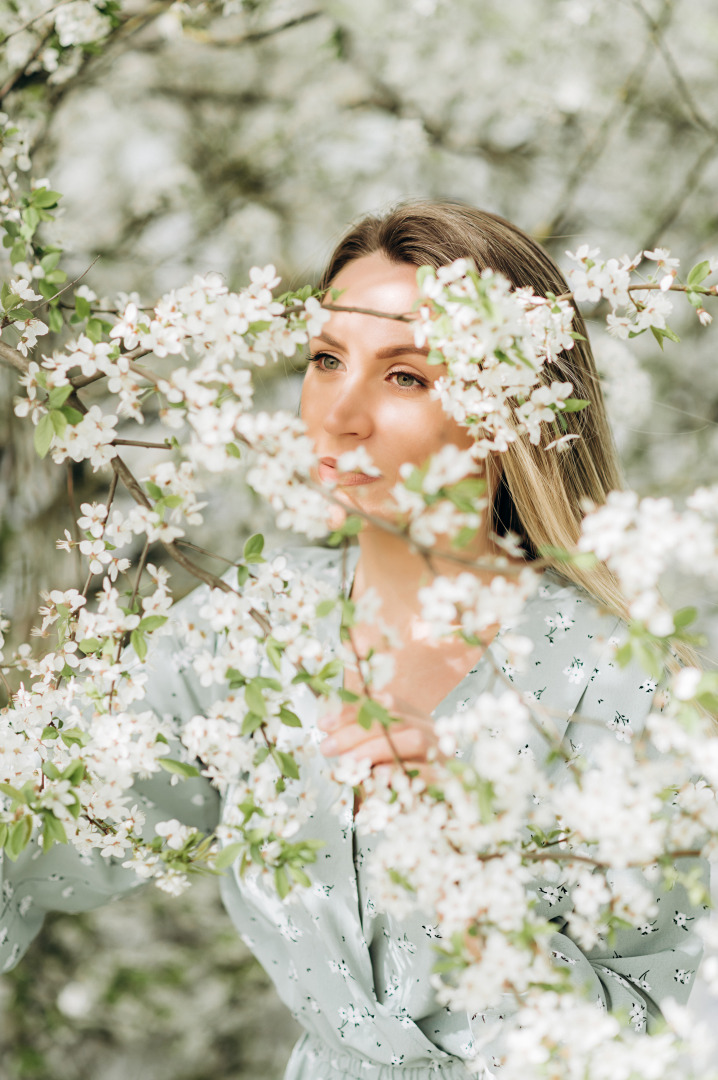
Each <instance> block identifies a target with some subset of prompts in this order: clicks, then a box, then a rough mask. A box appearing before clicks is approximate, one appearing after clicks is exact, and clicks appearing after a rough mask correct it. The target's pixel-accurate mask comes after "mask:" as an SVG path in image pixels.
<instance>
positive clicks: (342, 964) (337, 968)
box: [327, 960, 354, 979]
mask: <svg viewBox="0 0 718 1080" xmlns="http://www.w3.org/2000/svg"><path fill="white" fill-rule="evenodd" d="M327 963H328V964H329V970H330V971H333V972H334V974H335V975H341V977H342V978H343V979H353V978H354V976H353V975H352V973H351V971H350V970H349V965H348V964H347V962H346V960H328V961H327Z"/></svg>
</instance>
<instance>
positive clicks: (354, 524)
mask: <svg viewBox="0 0 718 1080" xmlns="http://www.w3.org/2000/svg"><path fill="white" fill-rule="evenodd" d="M362 524H363V522H362V519H361V518H360V517H356V516H355V515H354V514H352V515H350V517H348V518H347V519H346V521H345V522H344V524H343V525H342V526H341V527H340V528H339V529H336V531H335V532H333V533H332V535H331V536H330V537H329V539H328V540H327V543H328V544H330V545H331V546H332V547H337V545H338V544H341V542H342V540H344V539H345V538H346V537H347V536H357V535H358V534H359V533H360V532H361V530H362Z"/></svg>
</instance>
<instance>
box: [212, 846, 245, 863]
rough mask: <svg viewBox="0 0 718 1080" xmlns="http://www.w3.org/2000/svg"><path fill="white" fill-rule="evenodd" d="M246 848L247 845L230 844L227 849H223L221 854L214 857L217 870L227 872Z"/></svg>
mask: <svg viewBox="0 0 718 1080" xmlns="http://www.w3.org/2000/svg"><path fill="white" fill-rule="evenodd" d="M244 848H245V845H244V844H243V843H240V842H237V843H236V844H228V845H227V847H224V848H222V850H221V851H220V852H219V854H218V855H215V857H214V866H215V870H226V869H227V868H228V867H230V866H231V865H232V863H233V862H234V861H235V860H236V859H238V858H239V856H240V855H241V854H242V852H243V851H244Z"/></svg>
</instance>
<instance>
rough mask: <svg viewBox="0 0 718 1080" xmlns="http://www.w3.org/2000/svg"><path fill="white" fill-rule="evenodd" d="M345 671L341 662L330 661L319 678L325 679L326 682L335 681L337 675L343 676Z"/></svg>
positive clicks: (319, 674)
mask: <svg viewBox="0 0 718 1080" xmlns="http://www.w3.org/2000/svg"><path fill="white" fill-rule="evenodd" d="M343 670H344V665H343V664H342V662H341V660H330V661H329V663H327V664H325V665H324V667H323V668H322V670H321V671H320V672H319V673H318V678H320V679H323V680H324V681H327V680H329V679H335V678H336V677H337V675H341V673H342V671H343Z"/></svg>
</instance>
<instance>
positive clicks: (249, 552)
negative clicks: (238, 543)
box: [244, 533, 264, 563]
mask: <svg viewBox="0 0 718 1080" xmlns="http://www.w3.org/2000/svg"><path fill="white" fill-rule="evenodd" d="M263 549H264V537H263V536H262V534H261V533H255V534H254V536H250V538H249V540H248V541H247V543H246V544H245V545H244V561H245V562H248V563H253V562H264V559H263V558H262V550H263Z"/></svg>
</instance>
